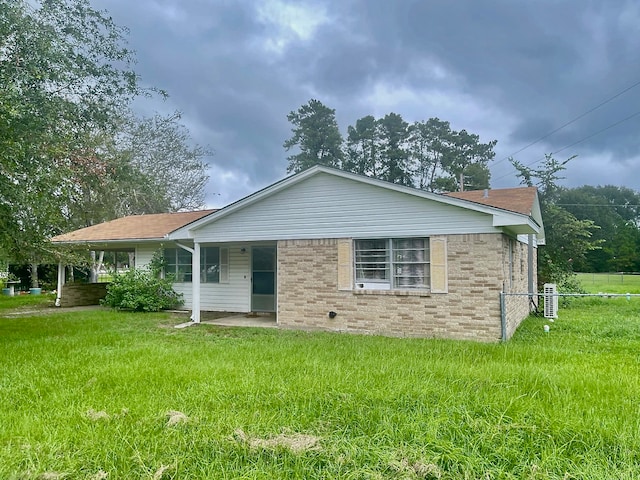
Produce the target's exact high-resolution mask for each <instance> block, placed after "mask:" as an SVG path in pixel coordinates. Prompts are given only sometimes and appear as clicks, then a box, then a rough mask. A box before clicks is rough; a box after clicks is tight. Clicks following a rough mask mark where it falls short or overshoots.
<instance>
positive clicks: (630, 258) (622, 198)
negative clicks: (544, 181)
mask: <svg viewBox="0 0 640 480" xmlns="http://www.w3.org/2000/svg"><path fill="white" fill-rule="evenodd" d="M558 204H559V205H561V206H562V207H563V208H565V209H566V210H568V211H569V212H571V213H572V214H573V215H575V217H576V218H578V219H580V220H586V219H589V220H592V221H593V222H594V223H595V224H596V225H597V226H598V227H599V228H598V229H597V230H595V231H594V232H593V238H594V239H596V240H598V241H599V242H601V248H599V249H597V250H592V251H590V252H588V253H587V255H586V258H585V259H584V261H582V262H579V263H577V264H576V265H575V268H576V270H578V271H584V272H614V271H617V272H620V271H622V272H638V271H640V194H639V193H637V192H635V191H634V190H632V189H630V188H626V187H617V186H613V185H605V186H588V185H585V186H582V187H578V188H571V189H564V190H562V191H561V192H560V193H559V195H558Z"/></svg>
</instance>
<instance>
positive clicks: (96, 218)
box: [0, 0, 206, 263]
mask: <svg viewBox="0 0 640 480" xmlns="http://www.w3.org/2000/svg"><path fill="white" fill-rule="evenodd" d="M126 33H127V32H126V30H124V29H122V28H120V27H118V26H117V25H115V24H114V23H113V21H112V19H111V18H110V17H109V16H108V14H107V13H106V12H100V11H97V10H95V9H93V8H92V7H91V5H90V3H89V1H88V0H39V1H35V2H32V1H27V0H0V255H1V256H3V257H4V258H11V259H12V260H13V261H14V262H30V263H31V262H34V261H38V260H39V259H42V258H44V257H46V256H47V255H48V254H50V253H51V249H50V247H49V246H48V242H47V240H48V238H49V237H51V236H52V235H55V234H57V233H60V232H61V231H63V230H68V229H70V228H74V227H79V226H88V225H92V224H94V223H97V222H101V221H104V220H108V219H112V218H114V217H116V216H120V215H122V214H126V213H147V212H151V211H168V210H175V209H181V208H191V207H194V206H197V205H198V204H201V203H202V198H201V195H202V186H203V185H204V182H205V181H206V175H205V174H204V173H203V172H204V164H203V162H202V160H201V159H202V157H203V156H204V155H205V154H206V151H205V150H204V149H201V148H200V147H189V146H188V145H189V142H188V136H187V132H186V130H185V129H184V127H182V126H181V125H179V124H178V123H177V117H176V116H175V115H174V116H169V117H164V118H162V117H155V118H152V119H135V118H133V117H132V115H131V113H130V111H129V106H130V103H131V101H132V99H134V98H135V97H137V96H140V95H143V96H144V95H151V94H153V93H154V92H156V93H159V94H160V95H164V93H163V92H160V91H157V90H154V89H143V88H142V87H140V85H139V83H138V77H137V75H136V74H135V72H134V70H133V64H134V61H135V58H134V55H133V53H132V52H131V51H130V50H129V49H128V48H127V46H126ZM183 194H184V195H183ZM127 197H131V198H133V200H128V199H127ZM179 198H185V199H186V202H179V201H177V200H178V199H179ZM149 199H152V201H150V200H149Z"/></svg>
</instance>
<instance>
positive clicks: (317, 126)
mask: <svg viewBox="0 0 640 480" xmlns="http://www.w3.org/2000/svg"><path fill="white" fill-rule="evenodd" d="M287 120H289V122H290V123H291V124H292V125H293V128H292V129H291V131H292V132H293V136H292V137H291V138H290V139H289V140H287V141H286V142H284V148H285V149H286V150H287V151H289V150H290V149H292V148H294V147H298V149H299V150H300V153H297V154H295V155H290V156H289V157H287V160H288V161H289V166H288V167H287V172H294V173H297V172H301V171H303V170H306V169H307V168H310V167H313V166H314V165H326V166H329V167H336V168H340V166H341V165H342V159H343V153H342V135H341V134H340V130H339V128H338V123H337V122H336V117H335V110H334V109H331V108H329V107H326V106H325V105H323V104H322V102H320V101H319V100H315V99H311V100H309V102H308V103H306V104H305V105H302V106H301V107H300V108H299V109H298V110H296V111H292V112H290V113H289V115H287Z"/></svg>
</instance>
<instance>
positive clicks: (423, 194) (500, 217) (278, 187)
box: [165, 165, 541, 240]
mask: <svg viewBox="0 0 640 480" xmlns="http://www.w3.org/2000/svg"><path fill="white" fill-rule="evenodd" d="M320 173H325V174H328V175H334V176H336V177H342V178H346V179H349V180H354V181H357V182H361V183H366V184H369V185H374V186H376V187H381V188H386V189H387V190H392V191H396V192H400V193H405V194H408V195H413V196H416V197H420V198H424V199H427V200H432V201H435V202H439V203H443V204H446V205H452V206H455V207H460V208H464V209H467V210H473V211H476V212H481V213H486V214H488V215H493V216H494V226H509V225H528V226H531V229H532V232H531V233H538V232H540V230H541V228H540V226H539V225H538V224H537V222H535V221H532V218H531V217H529V216H528V215H524V214H521V213H516V212H510V211H508V210H504V209H501V208H497V207H491V206H488V205H482V204H479V203H475V202H470V201H467V200H462V199H459V198H455V197H448V196H446V195H439V194H437V193H431V192H427V191H424V190H418V189H416V188H411V187H405V186H403V185H397V184H395V183H390V182H385V181H383V180H378V179H376V178H371V177H365V176H363V175H357V174H355V173H350V172H345V171H343V170H337V169H335V168H328V167H324V166H322V165H316V166H314V167H311V168H309V169H307V170H304V171H303V172H300V173H296V174H294V175H291V176H289V177H285V178H284V179H282V180H280V181H278V182H276V183H273V184H271V185H269V186H267V187H265V188H263V189H262V190H258V191H257V192H255V193H252V194H250V195H248V196H246V197H244V198H242V199H240V200H238V201H237V202H235V203H232V204H231V205H228V206H226V207H224V208H221V209H220V210H218V211H216V212H213V213H211V214H209V215H207V216H205V217H202V218H200V219H198V220H196V221H194V222H191V223H190V224H188V225H185V226H184V227H181V228H178V229H176V230H174V231H173V232H170V233H168V234H167V235H166V236H165V239H167V240H182V239H189V238H193V231H194V230H198V229H199V228H200V227H202V226H204V225H207V224H209V223H212V222H215V221H217V220H219V219H221V218H224V217H226V216H227V215H231V214H232V213H233V212H235V211H237V210H241V209H243V208H245V207H247V206H249V205H252V204H254V203H256V202H259V201H260V200H262V199H264V198H267V197H270V196H271V195H274V194H275V193H277V192H280V191H282V190H284V189H286V188H289V187H290V186H291V185H295V184H297V183H300V182H302V181H304V180H305V179H307V178H309V177H312V176H314V175H318V174H320ZM496 222H497V223H496Z"/></svg>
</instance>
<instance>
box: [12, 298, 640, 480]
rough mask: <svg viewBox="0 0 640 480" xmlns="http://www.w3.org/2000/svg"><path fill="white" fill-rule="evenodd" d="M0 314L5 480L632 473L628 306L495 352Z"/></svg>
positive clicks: (583, 313) (637, 366) (588, 302)
mask: <svg viewBox="0 0 640 480" xmlns="http://www.w3.org/2000/svg"><path fill="white" fill-rule="evenodd" d="M5 304H6V302H5ZM8 312H9V310H6V309H2V310H0V372H1V374H0V478H2V479H31V478H33V479H49V480H51V479H63V478H64V479H67V478H68V479H139V478H142V479H155V480H158V479H170V478H174V479H199V478H211V479H217V478H220V479H236V478H246V479H262V478H265V479H268V478H273V479H278V478H300V479H312V478H317V479H320V478H322V479H331V478H340V479H385V478H389V479H391V478H393V479H395V478H404V479H437V478H442V479H460V478H462V479H504V478H513V479H547V478H549V479H634V478H640V401H639V399H640V299H632V300H631V301H628V300H627V299H625V298H620V299H616V298H608V299H607V298H602V299H601V298H590V299H585V300H575V301H572V302H571V305H570V306H569V307H568V308H562V309H561V310H560V318H559V319H558V320H557V321H556V322H555V323H552V324H551V331H550V332H549V333H544V331H543V325H544V324H545V323H547V322H546V321H545V320H544V319H541V318H533V317H532V318H530V319H528V320H527V321H525V323H524V324H523V325H522V326H521V328H520V329H519V330H518V332H517V334H516V336H515V337H514V338H513V339H512V340H510V341H509V342H507V343H504V344H479V343H473V342H460V341H444V340H429V339H398V338H384V337H373V336H359V335H347V334H331V333H308V332H296V331H279V330H276V329H237V328H222V327H215V326H207V325H200V326H197V327H191V328H187V329H182V330H177V329H174V328H172V325H174V324H175V323H177V322H178V321H180V320H177V319H175V318H172V317H171V316H170V315H169V314H146V315H143V314H130V313H114V312H111V311H82V312H73V313H57V314H51V313H50V312H49V311H46V310H44V311H42V313H38V312H37V313H35V314H29V316H23V317H10V318H7V316H8V315H9V314H8Z"/></svg>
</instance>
